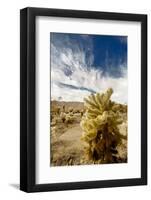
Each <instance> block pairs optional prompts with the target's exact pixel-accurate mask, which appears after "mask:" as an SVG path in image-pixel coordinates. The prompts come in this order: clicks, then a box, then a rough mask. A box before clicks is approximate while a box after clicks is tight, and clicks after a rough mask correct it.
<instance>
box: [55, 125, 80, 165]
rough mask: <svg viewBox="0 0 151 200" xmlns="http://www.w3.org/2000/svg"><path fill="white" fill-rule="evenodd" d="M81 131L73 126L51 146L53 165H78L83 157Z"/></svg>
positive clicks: (78, 127) (76, 126)
mask: <svg viewBox="0 0 151 200" xmlns="http://www.w3.org/2000/svg"><path fill="white" fill-rule="evenodd" d="M81 134H82V129H81V127H80V125H79V124H75V125H74V126H73V127H71V128H69V129H68V130H67V131H65V132H64V133H63V134H62V135H60V136H59V137H58V138H57V142H55V143H54V144H52V151H53V165H78V164H80V160H81V156H82V155H83V143H82V141H81Z"/></svg>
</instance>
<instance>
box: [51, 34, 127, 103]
mask: <svg viewBox="0 0 151 200" xmlns="http://www.w3.org/2000/svg"><path fill="white" fill-rule="evenodd" d="M50 65H51V97H52V98H53V99H59V100H60V99H61V100H65V101H82V99H83V98H84V96H86V95H89V93H93V92H102V91H104V90H106V89H107V88H108V87H112V88H113V89H114V95H113V99H114V100H117V101H120V102H125V103H126V102H127V37H126V36H108V35H88V34H70V33H50ZM119 84H120V85H121V86H120V87H119ZM75 95H76V96H75Z"/></svg>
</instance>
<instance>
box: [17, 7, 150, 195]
mask: <svg viewBox="0 0 151 200" xmlns="http://www.w3.org/2000/svg"><path fill="white" fill-rule="evenodd" d="M20 84H21V85H20V189H21V190H23V191H26V192H40V191H54V190H70V189H89V188H104V187H120V186H132V185H146V184H147V16H146V15H143V14H125V13H109V12H94V11H93V12H92V11H77V10H62V9H47V8H25V9H22V10H21V12H20Z"/></svg>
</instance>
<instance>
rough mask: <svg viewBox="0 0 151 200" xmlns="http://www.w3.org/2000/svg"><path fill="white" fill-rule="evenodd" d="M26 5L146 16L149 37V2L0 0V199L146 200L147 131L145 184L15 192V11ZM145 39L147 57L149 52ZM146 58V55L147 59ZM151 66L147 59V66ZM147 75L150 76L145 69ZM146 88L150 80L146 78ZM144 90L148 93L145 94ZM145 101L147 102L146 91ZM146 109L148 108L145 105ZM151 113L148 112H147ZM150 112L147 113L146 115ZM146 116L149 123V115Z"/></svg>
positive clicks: (148, 188) (148, 189)
mask: <svg viewBox="0 0 151 200" xmlns="http://www.w3.org/2000/svg"><path fill="white" fill-rule="evenodd" d="M27 6H33V7H49V8H64V9H65V8H66V9H81V10H82V9H83V10H98V11H112V12H129V13H145V14H148V35H150V34H151V24H150V19H151V14H150V13H151V12H150V11H151V3H150V0H142V1H140V0H137V1H132V0H125V1H121V0H114V1H111V0H105V1H102V0H93V1H90V0H85V1H82V0H74V1H72V0H51V1H50V0H43V1H42V0H41V1H40V0H37V1H34V0H26V1H25V0H14V1H11V0H4V1H1V3H0V136H1V138H0V199H6V200H7V199H16V200H18V199H23V200H24V199H26V200H31V199H32V200H39V199H42V200H48V199H87V200H88V199H92V198H93V199H94V198H97V199H106V200H108V199H116V200H118V199H122V200H125V199H126V200H127V199H133V198H135V197H136V198H140V199H145V200H147V199H150V196H151V186H150V183H151V172H150V167H151V159H150V155H151V154H150V152H151V142H150V141H151V136H150V127H149V130H148V133H149V134H148V141H149V142H148V151H149V155H148V161H149V166H148V168H149V170H148V173H149V181H148V182H149V185H148V186H139V187H123V188H109V189H91V190H81V191H63V192H51V193H50V192H47V193H34V194H26V193H24V192H21V191H19V189H18V187H19V9H21V8H23V7H27ZM150 44H151V40H150V37H149V38H148V55H150V52H151V51H150V50H151V45H150ZM148 57H149V56H148ZM150 64H151V59H150V57H149V58H148V66H149V65H150ZM148 74H151V70H150V67H148ZM148 82H149V87H148V88H149V89H150V86H151V79H150V78H149V81H148ZM149 89H148V91H149ZM148 97H149V99H148V101H151V93H150V91H149V94H148ZM148 108H149V110H150V105H149V107H148ZM150 111H151V110H150ZM150 113H151V112H150ZM150 113H149V115H148V122H149V123H148V124H150V120H151V114H150Z"/></svg>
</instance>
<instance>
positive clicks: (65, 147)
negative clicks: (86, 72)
mask: <svg viewBox="0 0 151 200" xmlns="http://www.w3.org/2000/svg"><path fill="white" fill-rule="evenodd" d="M84 112H85V108H84V103H83V102H63V101H51V122H50V124H51V129H50V130H51V131H50V166H65V165H84V164H93V163H94V162H93V161H92V160H89V159H87V158H86V156H85V148H86V146H87V144H86V143H85V142H84V141H82V139H81V136H82V132H83V131H82V128H81V126H80V121H81V118H82V116H83V115H84ZM122 117H123V123H122V124H121V125H120V126H119V130H120V133H121V134H122V135H123V136H127V112H123V113H122ZM117 150H118V156H117V157H118V159H116V163H123V162H127V140H123V141H122V144H121V145H119V146H118V147H117Z"/></svg>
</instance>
